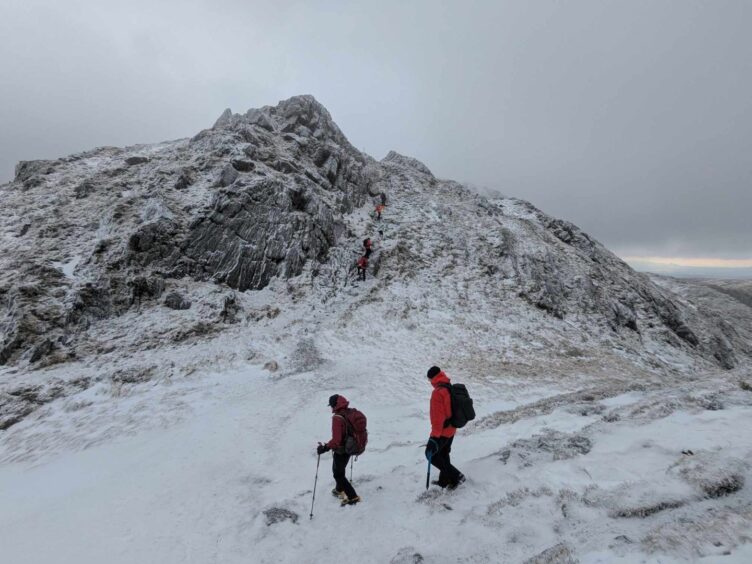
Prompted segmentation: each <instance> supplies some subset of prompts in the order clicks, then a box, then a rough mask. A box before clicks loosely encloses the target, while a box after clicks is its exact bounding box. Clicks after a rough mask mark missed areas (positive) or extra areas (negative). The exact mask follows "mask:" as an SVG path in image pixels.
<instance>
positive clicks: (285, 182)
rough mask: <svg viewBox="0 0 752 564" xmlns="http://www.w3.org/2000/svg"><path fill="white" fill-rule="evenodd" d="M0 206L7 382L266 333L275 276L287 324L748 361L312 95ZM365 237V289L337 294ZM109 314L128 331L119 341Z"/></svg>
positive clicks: (743, 351) (507, 202) (660, 364)
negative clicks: (468, 330) (372, 315)
mask: <svg viewBox="0 0 752 564" xmlns="http://www.w3.org/2000/svg"><path fill="white" fill-rule="evenodd" d="M381 194H385V195H386V197H387V200H388V205H387V210H386V213H385V218H384V221H383V222H380V223H377V222H375V221H374V219H373V217H372V216H371V215H369V213H368V212H370V211H371V210H372V205H373V202H374V201H375V200H376V198H378V197H379V196H380V195H381ZM0 199H1V200H2V202H3V210H4V214H3V216H2V218H0V233H1V234H2V239H0V241H2V243H1V244H2V253H1V254H0V328H1V330H2V335H0V364H5V365H7V366H13V367H16V370H21V371H22V372H25V371H29V370H34V369H40V368H44V367H49V366H53V365H58V364H61V363H75V362H78V361H80V360H82V359H87V358H92V357H95V356H96V355H101V354H103V353H109V352H111V351H113V350H115V351H118V350H121V349H122V350H123V351H125V352H128V353H132V352H134V348H135V349H136V350H137V349H139V348H141V349H143V348H156V347H159V346H161V344H163V343H169V344H175V343H181V342H183V341H185V340H187V339H201V338H216V336H217V335H218V334H221V333H222V332H223V331H225V330H227V329H228V328H231V327H233V326H235V325H236V324H237V322H242V324H244V326H247V325H248V324H250V325H253V324H254V323H260V322H265V323H268V322H269V320H270V319H273V318H274V317H275V316H276V315H277V313H278V312H279V306H280V304H278V303H274V301H273V300H271V301H269V302H268V303H266V304H263V305H262V306H259V307H257V308H256V309H253V310H250V309H249V306H248V304H247V303H246V302H249V301H250V302H254V303H255V302H257V301H258V300H256V299H255V298H249V297H248V296H249V295H251V294H252V293H254V292H256V291H258V290H262V289H264V288H267V287H268V286H269V285H270V284H273V283H274V284H276V283H287V284H288V293H289V294H290V296H291V301H290V304H288V306H289V307H290V308H292V307H298V308H301V314H300V316H301V319H302V318H303V317H305V315H307V314H308V313H304V312H310V311H311V310H313V309H315V308H316V307H319V309H318V310H316V315H319V318H318V319H317V321H316V322H317V323H321V317H320V316H321V315H323V314H326V315H329V316H330V317H331V322H332V323H340V324H348V323H350V320H352V319H353V317H354V316H355V317H357V315H355V314H356V313H357V311H358V310H359V308H361V309H362V308H364V307H366V306H368V307H375V306H374V305H373V304H374V303H376V302H379V303H381V304H382V305H381V306H379V307H381V310H380V313H379V315H382V316H384V317H385V318H387V319H392V318H393V319H394V323H395V324H402V325H403V326H407V327H410V326H412V325H414V324H416V323H422V324H423V325H424V326H425V327H429V328H431V327H433V326H432V325H431V323H432V321H431V319H432V318H431V316H432V315H433V314H432V311H433V312H435V311H437V310H438V311H442V312H443V314H445V315H447V319H453V320H454V322H456V323H459V324H460V325H463V324H464V325H463V326H465V327H467V326H473V327H474V330H477V331H479V332H480V333H482V338H479V339H478V342H477V343H473V344H472V346H475V347H476V348H478V347H481V348H482V350H483V351H484V352H485V353H487V354H490V355H493V354H495V353H494V351H496V352H498V356H499V358H501V357H502V356H504V355H507V357H508V355H509V351H510V350H516V351H517V352H518V358H519V357H520V355H522V356H524V354H525V350H527V349H525V346H527V345H530V343H531V342H532V343H533V345H530V346H533V348H534V349H535V348H536V346H535V343H534V341H540V343H539V346H537V349H539V350H540V349H546V347H548V346H549V345H550V343H551V342H552V341H551V340H550V339H548V340H546V339H545V338H540V339H539V337H541V336H542V335H548V334H549V333H546V331H549V332H551V331H552V332H553V334H555V335H556V336H557V337H556V339H555V342H556V343H557V345H556V346H557V350H559V349H561V348H562V347H564V348H565V349H566V354H567V355H569V356H570V357H573V358H574V357H582V356H587V355H588V354H589V352H588V351H589V350H591V349H602V350H604V351H609V354H617V355H620V356H621V357H623V358H624V359H627V360H629V361H630V362H635V363H638V364H640V365H641V366H643V367H647V368H649V369H656V370H658V369H681V368H687V367H692V366H695V365H697V366H700V365H701V366H704V367H721V368H724V369H729V368H733V367H735V366H737V365H738V364H740V363H746V362H748V361H749V358H750V355H751V354H752V346H751V345H750V335H749V332H748V331H746V329H740V328H739V326H738V324H739V323H740V322H742V323H743V322H744V321H745V320H746V321H749V320H750V319H752V315H750V312H749V311H746V310H743V311H741V312H739V311H738V310H737V312H738V313H737V315H738V319H736V320H735V322H734V323H732V322H730V321H729V320H728V319H727V316H724V315H721V314H718V313H713V308H712V306H711V307H709V306H708V304H707V303H706V304H704V305H703V307H702V308H700V309H698V307H696V305H695V304H694V303H693V301H692V299H691V297H688V296H687V295H680V294H679V293H677V292H676V291H675V289H672V288H670V287H668V286H667V285H665V284H656V282H655V281H653V280H651V279H650V278H649V277H648V276H645V275H642V274H638V273H636V272H634V271H633V270H632V269H631V268H630V267H629V266H627V265H626V264H625V263H624V262H622V261H621V260H620V259H619V258H617V257H616V256H615V255H613V254H612V253H611V252H609V251H608V250H607V249H606V248H604V247H603V246H602V245H601V244H599V243H598V242H597V241H595V240H594V239H593V238H592V237H590V236H589V235H587V234H586V233H584V232H582V231H581V230H580V229H578V228H577V227H576V226H574V225H572V224H571V223H569V222H566V221H563V220H559V219H554V218H552V217H550V216H548V215H546V214H545V213H543V212H541V211H540V210H538V209H536V208H535V207H534V206H532V205H531V204H529V203H527V202H524V201H521V200H518V199H515V198H495V199H494V198H486V197H482V196H480V195H478V194H476V193H474V192H472V191H471V190H469V189H468V188H466V187H465V186H463V185H462V184H459V183H457V182H453V181H446V180H441V179H438V178H436V177H435V176H434V175H433V174H432V173H431V171H430V170H429V169H428V167H426V166H425V165H424V164H422V163H420V162H419V161H417V160H416V159H412V158H409V157H405V156H402V155H399V154H398V153H396V152H390V153H389V154H388V155H387V156H386V157H385V158H384V159H383V160H381V161H376V160H374V159H373V158H371V157H369V156H368V155H366V154H364V153H361V152H360V151H358V150H357V149H355V148H354V147H353V146H352V145H351V144H350V143H349V141H348V140H347V138H346V137H345V136H344V134H343V133H342V132H341V131H340V129H339V128H338V127H337V125H336V124H335V123H334V121H333V120H332V118H331V116H330V115H329V113H328V112H327V110H326V109H325V108H324V107H323V106H322V105H321V104H319V103H318V102H317V101H316V100H315V99H314V98H313V97H311V96H298V97H294V98H291V99H289V100H286V101H283V102H280V103H279V104H278V105H277V106H266V107H263V108H260V109H252V110H249V111H248V112H246V113H245V114H233V113H232V112H230V110H226V111H225V112H224V113H223V114H222V115H221V116H220V118H219V119H218V120H217V122H216V123H215V124H214V126H213V127H212V128H210V129H206V130H204V131H201V132H200V133H199V134H198V135H196V136H195V137H193V138H192V139H183V140H177V141H171V142H165V143H160V144H156V145H138V146H133V147H127V148H115V147H102V148H98V149H95V150H92V151H88V152H85V153H80V154H76V155H72V156H69V157H65V158H61V159H57V160H45V161H28V162H21V163H19V164H18V166H17V169H16V177H15V179H14V180H13V181H12V182H10V183H8V184H5V185H3V186H0ZM378 230H381V231H382V232H383V236H376V233H377V231H378ZM371 235H372V236H376V238H377V239H378V252H377V253H376V256H375V257H374V258H375V260H374V261H372V264H371V271H370V274H369V279H370V280H369V282H367V284H370V288H369V289H366V288H364V289H362V292H353V291H352V290H353V288H352V282H353V278H354V275H353V274H352V267H353V264H354V261H355V259H356V258H357V256H358V250H359V246H360V241H361V238H362V237H364V236H371ZM374 275H376V281H375V282H374V281H373V280H372V279H371V278H372V277H373V276H374ZM708 291H716V294H717V295H718V296H723V294H722V293H721V292H718V291H717V290H712V289H711V290H708ZM727 293H728V292H727ZM729 299H730V298H729ZM327 303H329V304H335V303H336V304H339V306H338V307H339V309H331V308H330V309H329V310H328V311H326V310H322V309H321V306H320V304H327ZM736 303H738V302H736ZM257 305H258V304H257ZM332 307H333V306H332ZM745 307H746V306H745ZM747 309H749V308H747ZM167 310H169V311H171V312H172V313H171V314H169V316H168V317H167V318H165V312H166V311H167ZM502 318H506V319H507V320H508V321H509V323H507V324H506V325H503V324H500V322H499V320H500V319H502ZM123 319H128V320H130V319H133V320H138V322H136V321H133V323H132V330H134V331H136V332H138V333H143V335H144V338H143V339H142V340H141V341H133V340H131V341H129V342H130V343H131V345H132V346H131V348H130V349H129V348H128V347H127V346H126V344H125V343H126V340H127V339H125V337H124V335H125V334H128V333H131V332H132V330H131V329H129V328H128V325H127V323H125V322H124V321H123ZM165 319H166V320H167V321H165ZM118 320H119V321H118ZM424 322H425V323H424ZM446 322H447V323H449V325H451V323H450V322H449V321H446ZM128 323H130V321H129V322H128ZM165 323H166V324H167V325H169V326H167V327H166V326H164V324H165ZM118 324H119V325H118ZM139 324H140V325H139ZM116 325H117V327H119V329H118V331H120V333H118V334H115V335H112V334H109V335H108V338H107V343H104V344H103V339H102V335H103V334H106V333H107V332H108V330H110V329H112V327H115V326H116ZM748 326H750V324H749V323H747V327H748ZM136 327H138V329H135V328H136ZM156 327H158V328H159V331H158V332H157V333H155V331H157V329H155V328H156ZM431 330H433V329H431ZM150 331H151V333H150ZM435 331H436V333H437V334H438V333H439V332H441V330H440V329H439V326H438V325H437V326H436V329H435ZM444 333H451V330H446V329H445V330H444ZM148 335H152V336H154V335H156V336H154V338H153V339H151V340H150V341H147V340H145V339H146V338H147V336H148ZM463 335H464V333H463ZM442 338H443V337H442ZM464 339H465V338H464V337H463V340H464ZM463 342H464V341H463ZM515 342H516V344H517V348H516V349H515ZM134 343H136V344H134ZM479 343H483V344H482V345H481V344H479ZM502 343H505V346H504V347H502V346H501V344H502ZM510 343H511V344H510ZM525 344H527V345H525ZM507 345H508V346H507ZM468 346H471V345H468ZM502 348H503V351H502ZM48 391H49V390H48ZM34 393H36V395H35V396H34V397H37V398H38V397H39V393H37V392H34ZM27 395H28V394H27ZM32 395H33V394H32Z"/></svg>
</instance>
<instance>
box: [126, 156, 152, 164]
mask: <svg viewBox="0 0 752 564" xmlns="http://www.w3.org/2000/svg"><path fill="white" fill-rule="evenodd" d="M148 162H149V159H148V158H147V157H141V156H133V157H128V158H127V159H125V164H127V165H128V166H133V165H139V164H144V163H148Z"/></svg>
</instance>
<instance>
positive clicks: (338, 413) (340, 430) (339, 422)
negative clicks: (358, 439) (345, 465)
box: [326, 396, 350, 450]
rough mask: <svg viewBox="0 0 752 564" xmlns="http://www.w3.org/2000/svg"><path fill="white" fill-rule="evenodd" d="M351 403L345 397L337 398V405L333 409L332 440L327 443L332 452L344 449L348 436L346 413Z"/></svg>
mask: <svg viewBox="0 0 752 564" xmlns="http://www.w3.org/2000/svg"><path fill="white" fill-rule="evenodd" d="M349 405H350V402H349V401H347V400H346V399H345V396H339V397H338V398H337V405H335V406H334V408H333V409H332V413H333V414H334V415H332V439H331V440H330V441H329V442H328V443H326V446H328V447H329V448H330V449H332V450H337V449H338V448H342V447H344V446H345V445H344V442H345V437H346V436H347V425H346V423H345V413H347V408H348V406H349Z"/></svg>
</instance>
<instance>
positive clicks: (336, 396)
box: [329, 394, 339, 407]
mask: <svg viewBox="0 0 752 564" xmlns="http://www.w3.org/2000/svg"><path fill="white" fill-rule="evenodd" d="M338 399H339V394H334V395H333V396H329V407H334V406H335V405H337V400H338Z"/></svg>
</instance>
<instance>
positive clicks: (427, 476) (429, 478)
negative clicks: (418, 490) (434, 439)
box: [426, 452, 433, 489]
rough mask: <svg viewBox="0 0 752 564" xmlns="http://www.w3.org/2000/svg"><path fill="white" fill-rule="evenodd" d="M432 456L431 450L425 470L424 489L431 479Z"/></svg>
mask: <svg viewBox="0 0 752 564" xmlns="http://www.w3.org/2000/svg"><path fill="white" fill-rule="evenodd" d="M432 458H433V452H432V453H430V454H429V455H428V471H427V472H426V489H428V486H429V484H430V481H431V459H432Z"/></svg>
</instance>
